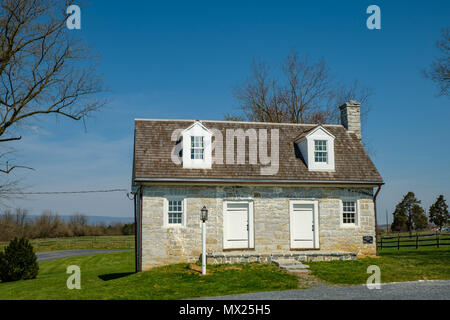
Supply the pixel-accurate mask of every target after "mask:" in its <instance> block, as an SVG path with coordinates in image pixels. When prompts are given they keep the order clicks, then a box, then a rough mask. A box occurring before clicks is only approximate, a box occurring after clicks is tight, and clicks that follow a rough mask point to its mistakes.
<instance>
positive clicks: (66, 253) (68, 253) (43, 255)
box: [36, 249, 132, 262]
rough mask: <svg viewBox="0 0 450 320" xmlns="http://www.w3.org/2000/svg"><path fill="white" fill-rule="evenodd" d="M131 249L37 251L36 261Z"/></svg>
mask: <svg viewBox="0 0 450 320" xmlns="http://www.w3.org/2000/svg"><path fill="white" fill-rule="evenodd" d="M124 251H132V250H130V249H81V250H59V251H49V252H37V253H36V256H37V261H38V262H39V261H47V260H56V259H62V258H69V257H77V256H85V255H88V254H98V253H109V252H124Z"/></svg>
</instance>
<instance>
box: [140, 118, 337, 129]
mask: <svg viewBox="0 0 450 320" xmlns="http://www.w3.org/2000/svg"><path fill="white" fill-rule="evenodd" d="M134 121H174V122H191V121H192V122H196V121H200V122H214V123H243V124H270V125H280V126H313V127H316V126H319V125H321V126H324V127H325V126H328V127H342V124H317V123H286V122H257V121H228V120H193V119H144V118H135V119H134Z"/></svg>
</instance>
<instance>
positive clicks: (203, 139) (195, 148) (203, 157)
mask: <svg viewBox="0 0 450 320" xmlns="http://www.w3.org/2000/svg"><path fill="white" fill-rule="evenodd" d="M196 138H199V141H200V142H201V146H200V147H198V146H196V145H195V144H196V141H195V140H196ZM192 144H194V145H192ZM195 150H201V152H200V153H199V154H201V155H202V157H201V158H195ZM193 151H194V153H193ZM190 152H191V160H203V159H205V137H204V136H191V150H190ZM193 155H194V158H192V156H193Z"/></svg>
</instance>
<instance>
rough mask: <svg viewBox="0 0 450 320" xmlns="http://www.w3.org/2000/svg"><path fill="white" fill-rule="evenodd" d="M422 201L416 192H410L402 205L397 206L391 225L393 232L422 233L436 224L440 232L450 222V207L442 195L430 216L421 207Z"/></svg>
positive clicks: (431, 210)
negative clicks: (449, 208) (449, 211)
mask: <svg viewBox="0 0 450 320" xmlns="http://www.w3.org/2000/svg"><path fill="white" fill-rule="evenodd" d="M420 203H421V201H420V200H418V199H417V198H416V196H415V194H414V192H411V191H410V192H408V193H407V194H406V195H405V196H404V197H403V199H402V201H401V202H400V203H398V204H397V206H396V207H395V210H394V212H393V215H394V221H393V222H392V224H391V230H392V231H409V232H410V233H412V231H413V230H416V231H420V230H424V229H426V228H427V227H428V226H429V223H432V224H434V225H435V226H436V227H438V228H439V230H441V229H442V227H443V226H445V225H447V224H448V223H449V222H450V216H449V213H448V205H447V204H446V202H445V199H444V196H443V195H440V196H439V197H438V198H437V200H436V202H435V203H433V204H432V205H431V206H430V208H429V210H428V213H429V214H428V216H427V215H426V213H425V210H424V209H423V208H422V207H421V206H420Z"/></svg>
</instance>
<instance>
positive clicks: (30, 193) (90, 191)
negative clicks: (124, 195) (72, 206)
mask: <svg viewBox="0 0 450 320" xmlns="http://www.w3.org/2000/svg"><path fill="white" fill-rule="evenodd" d="M106 192H128V190H127V189H109V190H85V191H46V192H1V191H0V194H6V195H8V194H9V195H40V194H41V195H42V194H79V193H106Z"/></svg>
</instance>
